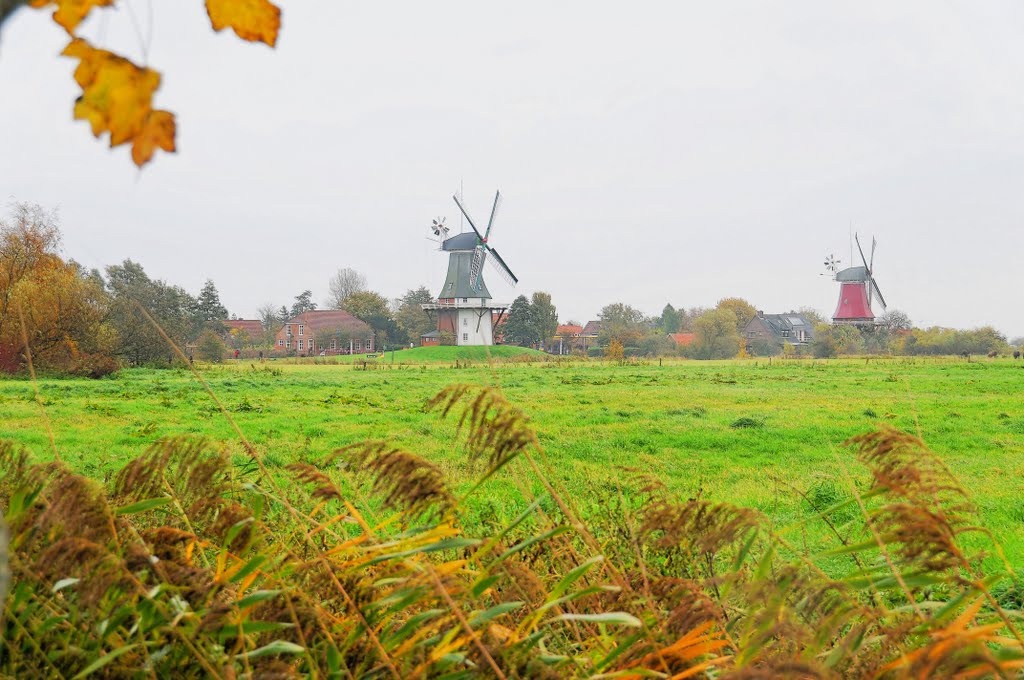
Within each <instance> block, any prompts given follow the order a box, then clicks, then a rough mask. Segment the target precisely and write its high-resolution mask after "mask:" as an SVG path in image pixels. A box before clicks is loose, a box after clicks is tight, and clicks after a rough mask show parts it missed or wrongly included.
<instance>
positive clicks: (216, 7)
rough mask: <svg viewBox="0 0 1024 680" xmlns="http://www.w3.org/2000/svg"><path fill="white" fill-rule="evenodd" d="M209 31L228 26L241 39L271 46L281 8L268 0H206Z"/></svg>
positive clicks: (277, 27) (279, 26) (274, 38)
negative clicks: (211, 28)
mask: <svg viewBox="0 0 1024 680" xmlns="http://www.w3.org/2000/svg"><path fill="white" fill-rule="evenodd" d="M206 13H207V14H208V15H209V16H210V23H211V24H212V25H213V30H215V31H221V30H223V29H225V28H231V29H233V30H234V31H235V35H237V36H238V37H239V38H241V39H242V40H249V41H257V40H259V41H263V42H265V43H267V44H268V45H270V46H271V47H273V46H274V43H276V42H277V31H278V29H280V28H281V10H280V9H278V8H277V7H276V6H275V5H274V4H273V3H271V2H269V1H268V0H206Z"/></svg>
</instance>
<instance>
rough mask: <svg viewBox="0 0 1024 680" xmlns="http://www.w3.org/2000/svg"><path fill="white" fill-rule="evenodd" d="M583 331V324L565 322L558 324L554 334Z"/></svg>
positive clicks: (569, 333) (577, 333)
mask: <svg viewBox="0 0 1024 680" xmlns="http://www.w3.org/2000/svg"><path fill="white" fill-rule="evenodd" d="M582 332H583V326H575V325H573V324H565V325H562V326H559V327H558V329H557V330H556V331H555V335H579V334H580V333H582Z"/></svg>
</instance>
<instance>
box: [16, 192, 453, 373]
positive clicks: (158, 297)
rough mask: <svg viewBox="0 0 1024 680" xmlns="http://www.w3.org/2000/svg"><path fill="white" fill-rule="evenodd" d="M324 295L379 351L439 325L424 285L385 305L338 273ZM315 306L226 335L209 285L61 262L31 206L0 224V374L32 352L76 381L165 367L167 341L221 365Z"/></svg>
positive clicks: (304, 299)
mask: <svg viewBox="0 0 1024 680" xmlns="http://www.w3.org/2000/svg"><path fill="white" fill-rule="evenodd" d="M329 288H330V295H329V297H328V300H327V301H326V303H325V306H326V308H329V309H330V308H336V309H342V308H343V309H345V310H346V311H348V312H349V313H350V314H352V315H353V316H355V317H356V318H358V319H360V320H362V321H363V322H365V323H366V324H367V325H369V326H370V328H371V329H373V332H374V334H375V336H376V340H377V344H378V346H383V345H387V344H405V343H408V342H416V341H418V339H419V337H420V335H422V334H423V333H425V332H427V331H429V330H432V329H433V328H434V327H435V326H434V323H433V322H432V321H431V320H430V318H429V317H428V316H427V313H426V312H425V311H423V309H422V307H421V305H422V304H423V303H427V302H431V301H432V299H433V296H432V295H431V293H430V291H429V290H428V289H427V288H426V287H425V286H420V287H418V288H413V289H410V290H408V291H406V293H405V294H404V295H402V296H401V297H399V298H398V299H395V300H388V299H387V298H386V297H384V296H383V295H381V294H380V293H377V292H375V291H372V290H369V289H367V287H366V280H365V277H363V276H362V275H360V274H358V273H357V272H354V271H353V270H346V269H343V270H341V271H339V272H338V274H337V275H336V276H335V277H333V278H332V280H331V281H330V285H329ZM317 307H318V305H317V303H316V302H315V301H314V300H313V294H312V292H311V291H309V290H304V291H302V292H300V293H299V294H298V295H296V296H295V298H294V300H293V301H292V304H291V305H290V306H286V305H280V306H277V305H273V304H270V303H267V304H264V305H262V306H261V307H260V308H259V310H258V315H259V320H260V323H261V329H262V332H261V333H260V334H259V337H250V336H249V335H248V334H246V333H244V332H243V333H239V332H228V330H227V329H226V328H225V325H224V321H226V320H229V319H234V318H237V316H236V315H233V314H230V313H229V311H228V310H227V308H226V307H225V306H224V304H223V303H222V302H221V300H220V294H219V292H218V290H217V287H216V285H215V284H214V282H213V281H212V280H207V281H206V282H205V283H204V285H203V287H202V288H201V290H200V291H199V292H198V293H197V294H192V293H191V292H189V291H188V290H186V289H184V288H183V287H181V286H178V285H175V284H172V283H168V282H167V281H164V280H162V279H159V278H154V277H152V276H150V275H149V274H147V273H146V271H145V269H144V268H143V266H142V265H141V264H139V263H138V262H135V261H133V260H130V259H127V260H125V261H124V262H122V263H120V264H116V265H110V266H107V267H105V268H104V269H103V271H100V270H99V269H87V268H85V267H83V266H82V265H80V264H79V263H77V262H75V261H74V260H69V259H65V258H63V257H62V255H61V233H60V228H59V225H58V219H57V215H56V213H55V212H53V211H48V210H45V209H43V208H42V207H40V206H37V205H29V204H16V205H14V206H13V208H12V209H11V213H10V215H9V217H8V218H6V219H2V220H0V371H4V372H8V373H13V372H17V371H19V370H21V369H23V368H24V367H25V365H26V362H27V359H28V357H29V353H31V356H32V359H33V362H34V364H35V365H36V366H37V367H39V368H41V369H44V370H57V371H62V372H67V373H72V374H83V375H95V376H100V375H104V374H107V373H110V372H112V371H114V370H116V369H117V368H118V366H120V365H122V364H127V365H136V366H140V365H151V366H154V365H155V366H161V365H163V366H166V365H171V364H174V363H175V361H178V360H179V359H180V357H178V356H177V355H176V352H175V351H174V349H173V348H172V347H171V344H170V343H168V339H169V340H170V341H171V342H173V343H174V344H175V345H177V346H178V347H181V348H186V351H187V352H189V353H191V352H192V351H193V350H194V351H196V352H198V353H199V358H202V359H207V360H218V361H219V360H221V359H222V358H223V356H224V354H225V353H226V352H227V351H228V349H229V348H230V349H242V348H246V347H251V348H263V349H265V350H267V351H270V350H271V349H272V348H273V346H274V336H275V335H276V334H277V332H278V331H279V330H280V328H281V327H282V325H283V324H284V323H285V322H286V321H287V320H288V319H290V318H293V317H295V316H297V315H299V314H301V313H303V312H305V311H310V310H315V309H317ZM22 320H23V321H24V323H22ZM165 336H166V337H165Z"/></svg>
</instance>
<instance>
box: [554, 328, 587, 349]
mask: <svg viewBox="0 0 1024 680" xmlns="http://www.w3.org/2000/svg"><path fill="white" fill-rule="evenodd" d="M582 335H583V326H577V325H576V324H562V325H560V326H559V327H558V328H557V329H556V330H555V337H554V338H552V340H551V344H550V346H551V347H552V348H555V349H556V350H557V351H556V352H555V354H571V353H572V351H573V350H577V349H579V350H582V349H583V338H582Z"/></svg>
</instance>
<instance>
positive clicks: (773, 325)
mask: <svg viewBox="0 0 1024 680" xmlns="http://www.w3.org/2000/svg"><path fill="white" fill-rule="evenodd" d="M743 335H744V341H745V342H746V347H747V351H748V352H751V353H755V354H756V353H758V352H757V349H758V346H759V345H761V346H762V347H771V348H774V349H775V350H776V351H782V348H783V347H784V346H785V344H786V343H787V342H788V343H789V344H791V345H793V346H794V347H802V346H806V345H809V344H811V342H813V341H814V326H813V324H812V323H811V322H810V321H809V320H808V319H807V318H806V317H805V316H803V315H802V314H797V313H795V312H790V313H788V314H765V313H764V312H761V311H758V313H757V315H755V316H754V318H753V319H751V320H750V321H749V322H748V323H747V325H746V327H744V329H743Z"/></svg>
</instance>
